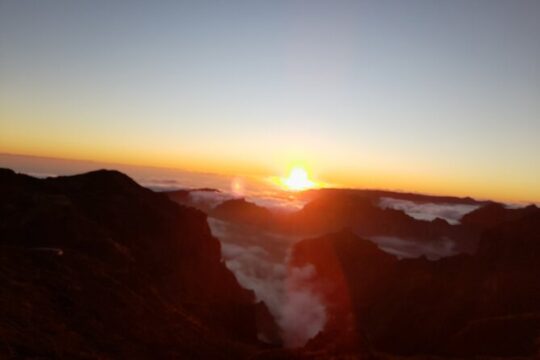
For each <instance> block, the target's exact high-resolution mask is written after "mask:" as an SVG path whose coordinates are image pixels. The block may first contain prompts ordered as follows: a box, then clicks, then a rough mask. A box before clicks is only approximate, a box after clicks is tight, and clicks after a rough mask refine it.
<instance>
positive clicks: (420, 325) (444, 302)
mask: <svg viewBox="0 0 540 360" xmlns="http://www.w3.org/2000/svg"><path fill="white" fill-rule="evenodd" d="M539 258H540V210H539V209H537V208H530V209H529V210H527V214H526V215H524V216H521V217H519V218H517V219H515V220H513V221H507V222H503V223H501V224H499V225H497V226H494V227H492V228H491V229H489V230H487V231H485V232H484V233H483V234H482V239H481V243H480V247H479V250H478V253H477V254H475V255H474V256H468V255H459V256H455V257H451V258H445V259H442V260H439V261H428V260H426V259H423V258H420V259H407V260H396V259H395V258H393V257H392V256H390V255H388V254H386V253H384V252H382V251H381V250H379V249H378V248H377V247H376V246H375V245H373V244H372V243H370V242H369V241H366V240H363V239H361V238H359V237H357V236H356V235H355V234H353V233H351V232H349V231H342V232H339V233H334V234H331V235H327V236H323V237H319V238H315V239H309V240H304V241H302V242H300V243H298V244H296V246H295V247H294V251H293V255H292V259H293V260H292V263H291V266H303V265H306V264H313V265H314V266H315V268H316V271H317V277H316V278H315V279H313V280H312V281H313V284H312V285H313V286H315V287H316V288H317V289H318V291H319V293H321V294H322V295H323V296H324V298H325V301H326V303H327V309H328V311H329V315H328V319H329V320H328V323H327V325H326V327H325V331H324V332H323V333H322V334H320V335H319V336H318V337H316V338H315V339H313V340H312V341H311V343H310V344H308V346H307V348H315V349H317V350H318V351H320V352H325V351H328V352H329V353H328V354H330V353H332V354H334V353H335V352H336V349H338V351H337V352H338V353H342V354H343V353H347V351H349V352H352V353H354V352H355V351H354V347H353V348H352V350H351V348H350V347H349V348H347V347H346V346H345V345H346V344H350V343H352V344H357V346H359V347H362V346H367V347H368V348H374V349H376V350H378V351H382V352H386V353H393V354H401V355H418V354H436V355H448V356H456V357H467V356H527V357H534V356H537V355H540V353H539V342H538V340H539V339H540V281H539V280H538V279H540V266H538V259H539ZM351 339H352V340H351ZM347 349H348V350H347Z"/></svg>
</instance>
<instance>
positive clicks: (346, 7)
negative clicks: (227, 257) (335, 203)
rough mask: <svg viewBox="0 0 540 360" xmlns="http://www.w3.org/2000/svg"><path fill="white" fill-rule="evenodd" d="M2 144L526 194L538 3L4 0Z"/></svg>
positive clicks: (538, 58)
mask: <svg viewBox="0 0 540 360" xmlns="http://www.w3.org/2000/svg"><path fill="white" fill-rule="evenodd" d="M0 152H5V153H19V154H33V155H42V156H56V157H64V158H73V159H89V160H98V161H111V162H122V163H129V164H143V165H156V166H167V167H176V168H185V169H189V170H196V171H214V172H221V173H228V174H231V173H253V174H260V175H268V176H269V175H276V174H280V173H283V172H284V171H286V169H287V168H288V167H290V166H291V164H301V165H302V166H305V167H307V168H308V169H309V171H310V172H312V173H313V174H314V176H316V177H317V178H318V179H321V180H323V181H326V182H330V183H336V184H341V185H344V186H357V187H378V188H388V189H401V190H411V191H423V192H430V193H440V194H453V195H472V196H477V197H482V198H494V199H501V200H514V201H516V200H522V201H523V200H528V201H537V202H538V201H540V159H539V158H540V1H535V0H531V1H518V0H508V1H496V0H486V1H481V0H475V1H469V0H468V1H460V0H453V1H435V0H433V1H413V0H410V1H404V0H400V1H381V0H377V1H245V2H243V1H211V2H206V1H192V2H188V1H186V2H180V1H105V0H96V1H73V0H66V1H56V0H48V1H39V0H36V1H26V0H13V1H8V0H0Z"/></svg>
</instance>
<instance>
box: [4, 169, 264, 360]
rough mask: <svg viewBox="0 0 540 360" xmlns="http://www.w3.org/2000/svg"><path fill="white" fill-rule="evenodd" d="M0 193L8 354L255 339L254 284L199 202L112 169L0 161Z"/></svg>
mask: <svg viewBox="0 0 540 360" xmlns="http://www.w3.org/2000/svg"><path fill="white" fill-rule="evenodd" d="M0 200H1V202H0V249H1V250H0V286H1V289H2V290H1V293H0V338H1V339H2V341H1V342H0V356H2V357H9V356H12V357H40V356H44V357H62V356H63V357H106V358H107V357H114V358H118V357H121V358H128V357H158V358H159V357H173V356H178V357H182V358H201V357H211V358H230V357H243V356H246V355H247V354H249V353H251V351H252V350H251V347H250V345H245V344H250V343H251V344H257V340H256V334H257V329H256V323H255V319H256V308H257V306H256V305H255V304H254V295H253V293H252V292H251V291H248V290H245V289H242V288H241V287H240V286H239V284H238V282H237V281H236V279H235V277H234V276H233V274H232V273H231V272H230V271H229V270H228V269H227V268H226V267H225V265H224V264H223V262H222V261H221V254H220V245H219V242H218V240H217V239H215V238H214V237H212V235H211V233H210V230H209V228H208V225H207V222H206V216H205V215H204V214H203V213H202V212H200V211H197V210H195V209H191V208H186V207H182V206H179V205H177V204H175V203H173V202H171V201H169V200H168V199H167V197H166V196H165V195H162V194H157V193H154V192H152V191H150V190H147V189H145V188H142V187H140V186H139V185H137V184H136V183H135V182H134V181H132V180H131V179H130V178H128V177H127V176H125V175H123V174H121V173H118V172H115V171H96V172H92V173H88V174H83V175H78V176H70V177H59V178H50V179H45V180H38V179H35V178H32V177H28V176H24V175H18V174H15V173H13V172H12V171H10V170H0ZM2 354H3V355H2Z"/></svg>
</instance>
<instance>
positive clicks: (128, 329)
mask: <svg viewBox="0 0 540 360" xmlns="http://www.w3.org/2000/svg"><path fill="white" fill-rule="evenodd" d="M196 191H197V192H198V194H197V196H198V198H196V199H195V198H193V197H192V196H191V195H190V191H189V190H181V191H176V192H173V193H168V194H161V193H156V192H153V191H151V190H148V189H146V188H143V187H141V186H139V185H138V184H137V183H135V182H134V181H133V180H131V179H130V178H129V177H127V176H125V175H123V174H121V173H119V172H116V171H105V170H100V171H94V172H91V173H87V174H82V175H76V176H69V177H56V178H47V179H36V178H33V177H30V176H26V175H20V174H16V173H14V172H13V171H11V170H7V169H2V170H0V199H1V203H0V204H1V205H0V250H1V251H0V282H1V285H2V292H1V293H0V338H1V340H2V341H1V342H0V357H2V358H74V357H81V358H205V359H206V358H212V359H219V358H222V359H244V358H245V359H328V358H336V359H350V358H353V359H397V358H401V357H406V358H409V359H416V358H426V356H429V357H434V358H436V357H445V358H446V357H448V358H464V357H466V358H467V357H469V358H475V357H482V358H504V357H508V358H514V357H521V358H534V357H535V356H537V355H538V354H539V352H538V351H539V340H540V282H539V281H538V279H539V278H540V267H539V266H538V259H539V257H540V238H539V236H540V209H538V208H537V207H536V206H528V207H525V208H517V209H509V208H506V207H505V206H503V205H501V204H496V203H489V202H488V203H477V202H475V203H474V204H473V205H475V206H478V208H477V209H476V210H473V211H470V212H468V213H467V214H465V215H464V216H463V217H462V218H460V219H459V220H460V221H459V223H457V224H449V223H448V222H447V221H445V220H442V219H439V218H435V219H434V220H419V219H416V218H413V217H411V216H409V215H407V214H406V213H405V212H404V211H403V210H398V209H392V208H384V207H381V206H379V205H378V204H379V203H378V201H379V198H377V197H373V196H371V195H369V196H365V194H364V193H362V192H358V193H356V192H354V191H352V190H344V191H343V192H342V193H340V192H339V191H338V190H332V191H321V192H320V193H319V194H317V193H316V192H314V191H311V192H307V193H304V194H302V196H308V197H309V199H308V200H306V201H307V203H306V205H305V206H304V207H303V208H302V209H300V210H296V211H289V212H283V211H275V210H271V209H268V208H265V207H262V206H260V205H256V204H254V203H251V202H249V201H247V200H245V199H241V198H231V197H230V196H228V195H227V194H223V193H220V192H217V191H213V190H211V189H199V190H196ZM201 193H202V194H203V195H201ZM368 194H371V193H368ZM383 195H384V196H385V197H388V196H389V194H388V193H384V194H383ZM381 196H382V195H381ZM414 196H417V195H414ZM216 197H217V199H219V200H216ZM393 197H394V198H398V197H399V195H394V196H393ZM406 197H407V198H406V199H399V200H405V201H412V200H411V198H410V195H406ZM194 199H195V200H194ZM171 200H174V201H171ZM416 200H418V198H417V199H416ZM425 200H426V201H429V202H430V203H436V202H437V201H439V200H438V199H436V198H434V197H429V198H427V199H425ZM440 201H441V202H443V203H444V204H447V203H448V202H452V201H454V200H452V199H447V198H444V199H441V200H440ZM455 201H456V202H457V204H458V205H459V204H463V202H459V201H461V200H460V199H456V200H455ZM464 201H465V202H469V203H470V202H472V201H473V200H470V199H464ZM178 203H180V204H182V205H180V204H178ZM468 205H471V204H468ZM196 208H197V209H196ZM205 213H206V214H205ZM207 216H209V217H211V218H210V219H209V221H208V218H207ZM209 224H210V226H209ZM211 227H212V228H211ZM216 235H217V236H219V237H220V239H219V240H218V238H216ZM374 236H375V238H377V236H395V237H396V238H404V239H405V238H406V239H409V240H408V241H412V242H415V243H418V244H421V245H422V246H424V245H426V244H432V243H434V242H436V241H440V240H441V239H443V240H444V239H446V240H448V239H449V240H448V241H451V242H453V243H455V244H457V250H456V251H457V254H456V253H454V252H449V253H447V254H446V255H443V256H441V257H442V258H441V259H439V260H437V261H432V260H428V259H427V258H425V257H423V256H420V257H418V256H412V257H407V256H406V257H404V258H403V257H401V256H397V255H396V254H394V253H392V252H391V251H387V250H384V249H385V247H384V246H382V245H381V243H378V242H377V241H378V240H373V239H374V238H373V237H374ZM221 237H223V238H221ZM446 240H445V241H446ZM237 279H238V280H237ZM269 281H271V283H270V282H269ZM244 287H246V288H247V289H246V288H244ZM249 289H252V290H253V291H252V290H249ZM261 300H262V301H265V302H266V304H265V303H264V302H262V301H261ZM280 307H282V308H280ZM306 334H307V335H306ZM306 341H307V342H306ZM282 342H283V343H284V344H285V345H286V346H289V347H288V348H285V347H282ZM270 344H271V345H270ZM291 346H292V348H291Z"/></svg>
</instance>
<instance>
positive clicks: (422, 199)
mask: <svg viewBox="0 0 540 360" xmlns="http://www.w3.org/2000/svg"><path fill="white" fill-rule="evenodd" d="M328 195H348V196H351V195H352V196H361V197H365V198H369V199H372V200H378V199H380V198H382V197H389V198H393V199H400V200H408V201H414V202H416V203H426V202H428V203H434V204H441V203H444V204H469V205H485V204H488V203H489V201H479V200H475V199H473V198H471V197H456V196H438V195H426V194H416V193H407V192H399V191H388V190H363V189H332V188H325V189H313V190H306V191H304V192H302V193H301V197H302V198H304V199H308V200H313V199H316V198H318V197H321V196H328Z"/></svg>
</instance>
